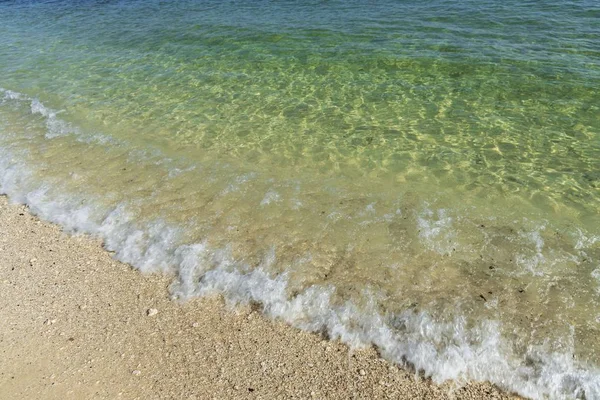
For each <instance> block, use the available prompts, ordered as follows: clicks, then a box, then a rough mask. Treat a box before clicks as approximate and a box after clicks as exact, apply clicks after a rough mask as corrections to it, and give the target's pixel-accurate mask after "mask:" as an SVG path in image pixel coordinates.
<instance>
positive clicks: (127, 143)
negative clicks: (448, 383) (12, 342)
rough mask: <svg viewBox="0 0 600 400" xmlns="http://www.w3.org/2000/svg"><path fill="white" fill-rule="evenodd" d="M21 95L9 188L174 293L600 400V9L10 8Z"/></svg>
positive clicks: (412, 361)
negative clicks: (167, 281) (167, 279)
mask: <svg viewBox="0 0 600 400" xmlns="http://www.w3.org/2000/svg"><path fill="white" fill-rule="evenodd" d="M0 88H1V89H0V193H4V194H7V195H8V196H9V198H10V199H12V200H13V201H16V202H20V203H24V204H27V205H28V206H29V207H30V209H31V210H32V211H33V212H34V213H36V214H37V215H39V216H40V217H42V218H44V219H46V220H49V221H52V222H55V223H58V224H60V225H61V226H62V227H63V228H64V229H65V230H67V231H69V232H74V233H80V232H81V233H89V234H92V235H94V236H96V237H99V238H101V239H102V240H103V242H104V245H105V247H106V248H107V249H108V250H109V251H112V252H114V257H115V258H117V259H119V260H121V261H124V262H127V263H129V264H131V265H132V266H133V267H134V268H137V269H139V270H140V271H142V272H160V273H169V274H173V277H174V278H173V283H172V285H171V287H170V292H171V295H172V296H173V298H176V299H188V298H192V297H194V296H204V295H211V294H222V295H223V296H224V297H225V299H226V300H227V301H228V302H229V303H231V304H248V303H251V304H254V305H256V306H257V307H258V308H259V309H261V310H262V311H263V313H264V314H265V315H267V316H268V317H270V318H274V319H278V320H283V321H286V322H287V323H289V324H291V325H293V326H295V327H298V328H300V329H305V330H308V331H314V332H320V333H321V334H323V335H325V336H326V337H328V338H330V339H332V340H342V341H343V342H346V343H348V344H350V345H351V346H370V345H374V346H376V348H377V349H378V351H379V352H380V354H381V355H382V357H384V358H385V359H387V360H389V361H391V362H394V363H398V364H400V365H404V366H408V367H410V368H412V369H414V371H415V372H416V373H418V374H420V375H422V376H428V377H431V378H432V379H433V380H434V381H435V382H442V381H445V380H449V379H453V380H457V381H459V382H464V381H467V380H470V381H490V382H492V383H495V384H497V385H498V386H499V387H501V388H503V389H505V390H509V391H513V392H516V393H518V394H520V395H523V396H526V397H530V398H534V399H545V398H554V399H572V398H582V399H583V398H585V399H600V3H598V2H597V1H592V0H579V1H564V0H547V1H536V0H532V1H514V0H507V1H497V0H477V1H474V0H464V1H447V0H425V1H401V0H399V1H391V0H382V1H369V2H362V1H356V0H345V1H336V0H332V1H326V0H323V1H311V0H298V1H216V0H215V1H200V0H182V1H177V2H167V1H159V0H144V1H141V0H138V1H135V0H132V1H109V0H105V1H99V0H85V1H84V0H81V1H58V0H57V1H4V2H0ZM32 284H33V285H35V284H36V283H35V282H32Z"/></svg>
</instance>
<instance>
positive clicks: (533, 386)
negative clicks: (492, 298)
mask: <svg viewBox="0 0 600 400" xmlns="http://www.w3.org/2000/svg"><path fill="white" fill-rule="evenodd" d="M5 95H6V92H5ZM21 159H22V158H20V157H18V154H14V153H13V152H12V151H11V150H10V149H8V148H0V193H3V194H7V195H8V196H9V197H10V198H11V199H12V200H13V201H17V202H20V203H24V204H27V205H28V206H29V207H30V209H31V211H32V212H34V213H35V214H37V215H39V216H40V217H41V218H43V219H46V220H49V221H52V222H55V223H58V224H60V225H61V226H63V227H64V228H65V229H67V230H69V231H74V232H86V233H89V234H92V235H96V236H98V237H100V238H101V239H102V240H103V241H104V243H105V247H106V248H107V249H109V250H112V251H115V252H116V258H118V259H119V260H121V261H124V262H127V263H129V264H131V265H132V266H134V267H136V268H138V269H140V270H142V271H145V272H154V271H172V272H175V273H176V274H177V280H176V282H175V283H174V284H173V287H172V293H173V295H174V296H177V297H180V298H188V297H191V296H204V295H209V294H213V293H219V294H222V295H224V296H225V298H226V299H227V300H228V301H229V302H231V303H233V304H240V303H249V302H256V303H260V304H261V305H262V307H263V310H264V313H265V314H266V315H267V316H269V317H271V318H278V319H281V320H284V321H286V322H288V323H289V324H291V325H293V326H296V327H298V328H300V329H305V330H308V331H313V332H325V333H326V334H327V335H328V336H329V337H330V338H332V339H340V340H342V341H344V342H346V343H348V344H349V345H351V346H365V345H370V344H374V345H376V346H377V347H378V349H379V351H380V352H381V354H382V356H383V357H385V358H386V359H388V360H390V361H393V362H397V363H400V364H403V365H405V364H410V365H411V366H412V367H414V368H415V370H416V371H421V372H422V373H423V374H424V375H426V376H430V377H432V379H433V380H434V381H435V382H443V381H445V380H448V379H452V380H455V381H458V382H464V381H465V380H476V381H485V380H488V381H491V382H493V383H496V384H498V385H499V386H500V387H502V388H504V389H507V390H511V391H514V392H517V393H519V394H521V395H523V396H527V397H531V398H535V399H543V398H546V397H550V398H556V399H569V398H583V397H585V398H587V399H594V398H600V371H599V370H598V369H597V368H595V367H592V366H586V365H581V364H579V363H578V362H577V361H576V360H574V359H573V357H572V350H573V346H574V345H573V343H572V341H573V340H574V335H575V334H574V332H572V334H571V338H570V339H571V342H570V343H564V346H563V348H561V349H560V351H557V349H553V348H551V346H550V345H549V344H548V345H542V346H538V347H530V348H528V349H527V351H526V355H525V356H519V355H517V354H515V353H514V351H513V348H512V346H511V345H510V343H509V342H507V341H506V340H505V339H504V338H503V337H502V336H501V334H500V332H501V331H502V329H501V328H500V322H498V321H480V322H479V323H478V324H476V325H475V326H469V325H468V324H467V321H466V318H461V317H456V318H455V319H454V320H452V321H449V322H444V323H442V322H440V321H436V320H435V319H434V318H433V317H432V316H431V315H430V314H428V313H426V312H421V313H416V312H413V311H405V312H403V313H400V314H395V315H383V314H381V313H380V311H379V308H378V296H377V291H376V290H375V289H371V290H369V289H367V288H365V290H364V292H363V294H362V301H361V302H360V304H361V306H360V307H359V306H357V303H356V302H353V301H346V302H345V303H343V304H340V303H339V302H335V301H333V298H334V295H335V292H336V288H335V287H334V286H332V285H321V286H317V285H313V286H310V287H308V288H306V289H305V290H304V291H302V292H300V293H298V294H297V295H295V296H293V297H290V295H289V293H288V291H287V287H288V279H289V277H288V276H287V274H285V273H283V274H281V275H278V276H271V275H269V274H268V273H267V272H266V270H268V269H270V266H272V265H273V264H274V263H277V262H278V260H277V259H276V257H275V252H274V251H269V252H267V253H266V254H265V256H264V257H263V263H262V265H261V266H259V267H258V268H255V269H251V268H250V266H248V265H245V264H244V263H242V262H240V261H239V260H236V259H235V258H234V257H233V256H232V252H231V251H230V250H229V249H228V248H227V247H226V248H222V249H214V248H210V247H209V246H208V245H207V243H208V241H206V242H202V243H191V244H177V243H180V241H179V239H180V230H179V228H177V227H173V226H168V225H167V224H166V223H164V222H163V221H160V220H158V221H154V222H152V223H148V224H144V225H139V223H138V222H137V221H136V220H135V219H134V218H133V216H132V214H131V213H129V212H128V210H127V206H126V205H124V204H122V205H119V206H117V207H114V208H111V209H108V208H103V207H100V206H97V205H96V206H94V205H89V204H93V203H91V202H89V201H87V202H86V203H85V204H87V205H82V202H81V201H80V200H81V199H80V198H77V197H76V196H75V195H73V194H71V195H69V194H66V193H63V194H57V193H56V192H55V191H53V190H52V188H50V187H48V186H45V185H44V183H43V182H39V181H37V180H36V179H34V177H33V175H32V174H29V173H28V169H27V166H26V165H23V164H22V163H21V161H20V160H21ZM88 200H91V199H88ZM436 217H437V218H436ZM421 222H422V224H421V227H422V229H426V230H427V231H426V232H425V234H424V235H423V236H422V238H423V239H424V240H431V245H432V246H434V245H435V244H436V240H435V239H437V238H438V237H439V236H440V235H441V236H442V237H443V236H445V235H446V232H447V229H448V228H449V226H451V219H450V218H448V217H447V216H446V215H442V214H439V215H434V214H433V213H432V212H431V213H427V214H426V215H425V216H423V217H422V219H421Z"/></svg>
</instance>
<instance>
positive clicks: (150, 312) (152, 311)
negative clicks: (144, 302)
mask: <svg viewBox="0 0 600 400" xmlns="http://www.w3.org/2000/svg"><path fill="white" fill-rule="evenodd" d="M156 314H158V310H157V309H156V308H149V309H148V311H146V315H147V316H149V317H154V316H155V315H156Z"/></svg>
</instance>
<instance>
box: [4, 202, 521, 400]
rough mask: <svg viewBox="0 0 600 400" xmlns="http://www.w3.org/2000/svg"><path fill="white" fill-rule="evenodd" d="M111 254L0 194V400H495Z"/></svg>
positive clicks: (489, 389) (474, 387) (479, 388)
mask: <svg viewBox="0 0 600 400" xmlns="http://www.w3.org/2000/svg"><path fill="white" fill-rule="evenodd" d="M170 281H171V278H170V277H168V276H161V275H143V274H141V273H139V272H138V271H135V270H133V269H132V268H131V267H130V266H128V265H126V264H123V263H120V262H118V261H115V260H114V259H113V258H112V257H111V254H110V253H109V252H107V251H106V250H104V249H103V248H102V244H101V242H100V241H99V240H97V239H94V238H92V237H90V236H87V235H75V236H73V235H69V234H66V233H64V232H62V231H61V229H60V228H59V227H58V226H56V225H52V224H49V223H46V222H43V221H40V220H39V219H38V218H36V217H35V216H33V215H31V214H30V213H29V212H28V210H27V208H26V207H25V206H22V205H12V204H9V202H8V200H7V198H6V197H4V196H0V399H145V400H146V399H239V398H248V399H288V398H316V399H376V398H377V399H507V398H515V397H513V396H511V395H508V394H506V393H503V392H502V391H500V390H499V389H497V388H496V387H494V386H492V385H490V384H487V383H482V384H467V385H458V384H457V383H454V382H448V383H446V384H444V385H442V386H439V385H436V384H434V383H433V382H431V381H430V380H429V379H423V378H419V377H417V376H416V374H415V373H414V371H409V370H404V369H401V368H398V367H397V366H395V365H392V364H390V363H388V362H386V361H384V360H382V359H381V358H379V357H378V354H377V352H376V351H375V350H374V349H363V350H352V349H349V348H348V347H347V346H345V345H343V344H341V343H339V342H331V341H328V340H325V339H324V338H323V337H321V336H319V335H316V334H312V333H307V332H302V331H300V330H297V329H294V328H291V327H289V326H287V325H285V324H284V323H282V322H278V321H271V320H268V319H266V318H264V317H263V316H262V315H261V314H260V312H258V311H257V310H253V309H252V308H251V307H238V308H235V309H231V308H230V307H228V306H227V305H226V304H225V303H224V301H223V299H222V298H219V297H207V298H202V299H195V300H191V301H187V302H185V303H179V302H177V301H173V300H171V299H170V298H169V293H168V290H167V287H168V285H169V283H170Z"/></svg>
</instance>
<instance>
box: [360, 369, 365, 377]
mask: <svg viewBox="0 0 600 400" xmlns="http://www.w3.org/2000/svg"><path fill="white" fill-rule="evenodd" d="M358 373H359V374H361V375H362V376H365V375H366V374H367V372H366V371H365V370H364V369H361V370H360V371H358Z"/></svg>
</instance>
